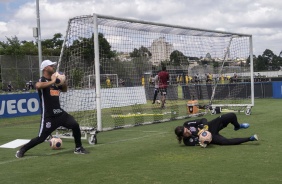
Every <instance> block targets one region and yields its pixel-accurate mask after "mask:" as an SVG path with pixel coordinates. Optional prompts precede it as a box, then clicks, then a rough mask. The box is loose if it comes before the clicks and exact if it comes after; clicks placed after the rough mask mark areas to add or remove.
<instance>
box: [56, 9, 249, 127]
mask: <svg viewBox="0 0 282 184" xmlns="http://www.w3.org/2000/svg"><path fill="white" fill-rule="evenodd" d="M79 18H81V17H74V18H71V19H70V20H69V24H68V28H67V32H66V36H67V34H68V31H69V27H70V22H71V21H72V20H75V19H79ZM83 18H87V19H89V22H91V24H93V33H94V40H93V42H94V43H95V44H94V55H95V58H94V63H95V68H93V75H95V78H96V83H95V84H96V88H95V90H96V93H95V100H96V113H97V116H96V117H97V130H98V131H102V130H103V128H102V111H101V109H102V104H101V103H102V101H101V83H100V55H99V53H100V52H99V39H98V34H99V31H98V30H99V28H98V26H99V20H98V19H105V20H115V21H122V22H125V23H128V24H130V23H133V24H140V25H145V26H148V27H149V26H151V25H152V26H156V27H157V26H159V27H165V28H168V29H171V30H181V31H183V33H182V32H179V33H178V32H177V33H176V34H179V35H181V34H183V35H185V34H187V35H188V34H191V36H192V37H197V36H199V37H207V38H208V37H209V36H210V35H211V37H227V38H229V37H238V38H240V37H242V38H244V39H249V44H248V46H249V51H248V53H249V60H250V71H249V73H248V76H249V77H250V82H251V93H250V101H251V103H248V104H213V97H214V93H215V91H216V88H217V83H215V84H214V85H213V90H212V91H213V92H212V97H211V99H210V102H209V104H208V105H209V107H211V108H212V111H211V112H214V110H215V108H216V107H226V106H227V107H244V108H246V109H247V110H246V114H248V115H249V114H250V111H251V108H252V107H253V106H254V79H253V76H254V75H253V46H252V35H249V34H241V33H231V32H224V31H215V30H206V29H198V28H192V27H185V26H178V25H168V24H162V23H155V22H148V21H141V20H135V19H127V18H118V17H112V16H105V15H98V14H93V15H88V16H84V17H83ZM104 23H105V22H104ZM105 24H107V23H105ZM136 29H137V28H136ZM153 31H159V30H153ZM161 31H163V30H161ZM165 31H166V30H164V32H165ZM193 32H196V34H194V33H193ZM199 32H201V33H202V34H201V35H197V33H199ZM158 33H160V32H158ZM174 34H175V33H174ZM231 39H232V38H231ZM64 44H65V41H64V43H63V46H62V51H61V55H60V59H59V62H58V68H59V66H60V62H61V60H62V53H63V49H64ZM229 47H230V44H229V46H228V48H226V51H225V54H224V55H225V56H224V60H223V62H222V67H223V65H224V62H225V60H227V55H228V54H227V52H228V51H229ZM245 50H246V49H245ZM188 70H189V69H188ZM183 80H184V79H183ZM117 86H118V81H117Z"/></svg>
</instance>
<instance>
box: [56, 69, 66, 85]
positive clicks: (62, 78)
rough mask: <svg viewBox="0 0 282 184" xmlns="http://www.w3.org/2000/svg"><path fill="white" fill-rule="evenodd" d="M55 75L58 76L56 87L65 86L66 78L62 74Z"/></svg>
mask: <svg viewBox="0 0 282 184" xmlns="http://www.w3.org/2000/svg"><path fill="white" fill-rule="evenodd" d="M55 75H56V76H57V80H56V85H57V86H60V85H63V84H64V83H65V81H66V76H65V74H63V73H62V72H56V73H55Z"/></svg>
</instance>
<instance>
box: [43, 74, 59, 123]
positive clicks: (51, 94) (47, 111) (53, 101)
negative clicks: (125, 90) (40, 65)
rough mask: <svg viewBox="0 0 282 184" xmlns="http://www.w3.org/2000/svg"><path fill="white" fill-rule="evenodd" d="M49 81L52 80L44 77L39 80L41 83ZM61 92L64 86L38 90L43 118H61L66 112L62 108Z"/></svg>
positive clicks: (52, 86)
mask: <svg viewBox="0 0 282 184" xmlns="http://www.w3.org/2000/svg"><path fill="white" fill-rule="evenodd" d="M48 81H51V79H46V78H45V77H43V76H42V77H41V78H40V79H39V82H48ZM61 90H62V86H59V87H57V86H56V85H55V84H52V85H51V86H49V87H46V88H43V89H39V90H38V95H39V99H40V108H41V116H42V118H46V117H51V116H59V115H61V113H62V112H63V111H64V110H63V109H62V108H61V106H60V99H59V97H60V92H61Z"/></svg>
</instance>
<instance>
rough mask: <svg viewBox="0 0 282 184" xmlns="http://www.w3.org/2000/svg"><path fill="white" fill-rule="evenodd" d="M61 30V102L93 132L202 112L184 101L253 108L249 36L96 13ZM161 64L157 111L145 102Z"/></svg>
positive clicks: (212, 105) (154, 105)
mask: <svg viewBox="0 0 282 184" xmlns="http://www.w3.org/2000/svg"><path fill="white" fill-rule="evenodd" d="M66 34H67V35H66V37H65V40H64V45H63V47H62V52H61V55H60V60H59V61H60V62H59V66H60V70H61V71H63V72H65V73H66V76H67V77H68V85H69V89H70V91H69V92H67V93H66V94H65V95H63V98H62V101H61V102H62V107H63V108H65V109H68V110H69V112H70V113H72V115H73V116H74V117H75V118H76V119H79V121H80V122H83V123H85V122H87V124H90V125H92V126H95V127H96V128H97V129H98V130H99V131H103V130H105V129H111V128H112V129H115V128H121V127H127V126H137V125H141V124H148V123H158V122H163V121H168V120H172V119H179V118H187V117H191V116H196V115H202V114H201V113H205V112H206V111H205V109H204V110H203V111H201V110H199V113H198V114H197V113H192V114H191V113H189V111H188V110H187V104H188V102H187V101H190V100H191V99H193V100H197V101H198V102H199V104H201V105H208V106H210V107H212V108H216V107H239V108H241V107H244V108H251V107H252V106H253V105H254V92H253V89H254V84H253V82H254V81H253V58H252V36H251V35H246V34H240V33H230V32H223V31H213V30H204V29H198V28H191V27H186V26H177V25H168V24H162V23H154V22H147V21H141V20H133V19H126V18H118V17H111V16H104V15H97V14H93V15H85V16H78V17H74V18H71V19H70V20H69V24H68V28H67V31H66ZM162 66H166V68H167V71H168V72H169V73H170V76H171V77H170V81H169V82H168V83H169V86H168V89H167V90H168V94H167V97H166V98H167V100H166V104H165V108H160V105H159V104H157V103H155V104H154V103H152V100H153V97H154V88H155V87H154V84H152V82H150V79H151V78H152V77H153V76H155V75H156V74H157V73H158V72H159V71H161V68H162ZM235 73H236V75H237V78H236V80H235V78H233V75H234V74H235ZM180 77H182V78H181V81H182V82H179V81H180ZM108 78H109V81H110V84H111V85H107V84H108V82H107V80H108ZM221 79H222V80H221ZM177 80H178V81H177ZM159 98H160V94H158V95H157V100H158V99H159ZM88 119H89V120H88ZM94 119H95V120H94ZM93 120H94V121H93Z"/></svg>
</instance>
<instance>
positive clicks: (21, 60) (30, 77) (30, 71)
mask: <svg viewBox="0 0 282 184" xmlns="http://www.w3.org/2000/svg"><path fill="white" fill-rule="evenodd" d="M42 59H43V60H45V59H50V60H52V61H58V59H59V57H57V56H43V57H42ZM0 71H1V73H0V89H2V92H3V91H7V90H8V84H11V86H12V90H14V91H21V90H25V89H26V87H27V83H28V82H29V81H31V82H32V83H33V84H34V83H35V82H36V81H38V79H39V76H40V73H39V62H38V56H6V55H1V56H0Z"/></svg>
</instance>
